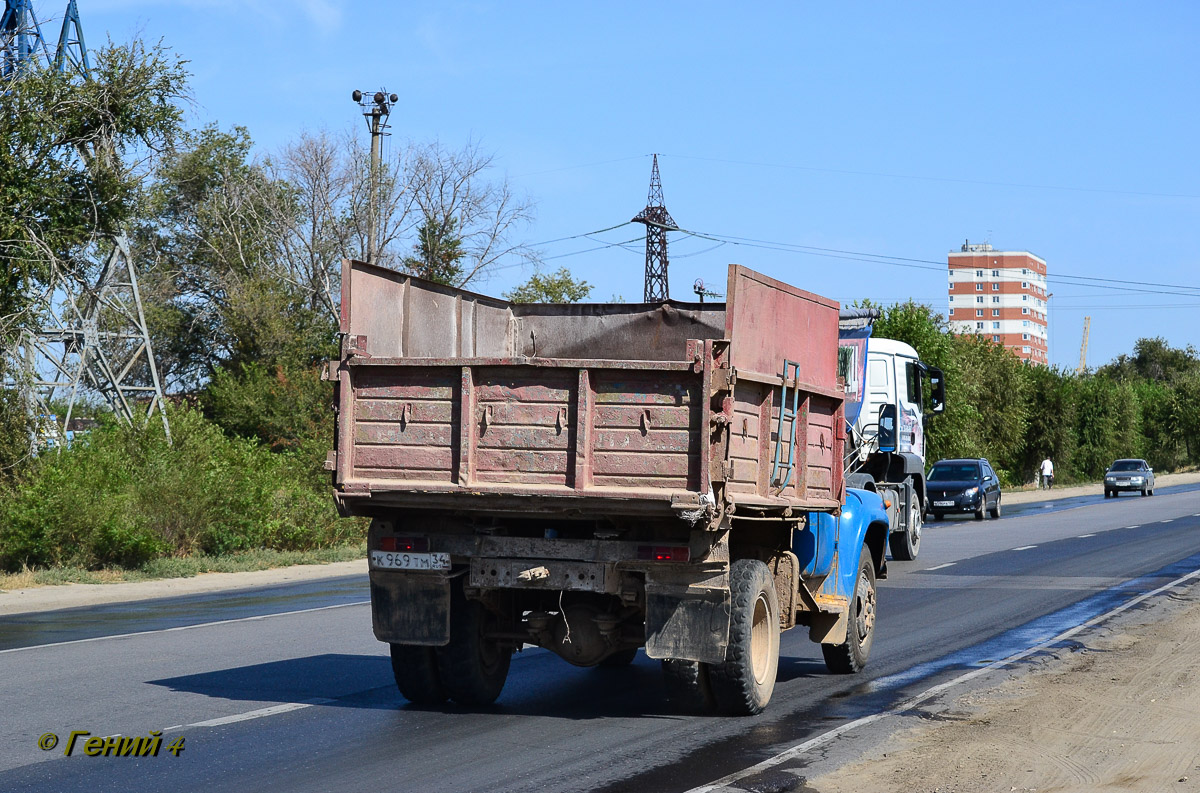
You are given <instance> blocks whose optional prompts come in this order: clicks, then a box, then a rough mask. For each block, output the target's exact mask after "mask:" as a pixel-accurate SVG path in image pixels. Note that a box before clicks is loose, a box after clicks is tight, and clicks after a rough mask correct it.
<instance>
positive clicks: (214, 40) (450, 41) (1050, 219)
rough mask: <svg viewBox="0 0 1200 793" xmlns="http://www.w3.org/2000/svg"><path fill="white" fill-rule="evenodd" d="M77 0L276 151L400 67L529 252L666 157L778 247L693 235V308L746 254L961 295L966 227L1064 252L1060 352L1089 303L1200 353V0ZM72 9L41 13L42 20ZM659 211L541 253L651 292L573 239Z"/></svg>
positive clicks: (700, 196) (396, 74) (1106, 318)
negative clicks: (167, 56) (509, 205)
mask: <svg viewBox="0 0 1200 793" xmlns="http://www.w3.org/2000/svg"><path fill="white" fill-rule="evenodd" d="M78 4H79V9H80V14H81V16H82V18H83V25H84V30H85V33H86V35H87V38H88V40H89V43H90V44H91V45H92V46H93V47H95V46H97V45H99V44H100V43H102V42H103V40H104V37H105V36H106V35H108V36H111V37H112V38H113V39H114V40H124V39H127V38H129V37H130V36H132V35H135V34H140V35H142V36H143V37H145V38H147V39H151V40H155V39H159V38H161V39H163V40H164V41H165V43H166V44H168V45H169V46H171V47H173V48H174V49H176V50H177V51H178V52H179V53H181V54H182V55H183V56H184V57H186V58H188V59H189V60H190V61H191V66H190V68H191V70H192V72H193V75H194V77H193V82H192V87H193V91H194V94H195V99H196V103H197V104H196V107H195V109H194V111H193V113H192V115H193V118H192V121H193V122H194V123H195V124H197V125H200V124H203V123H208V122H212V121H215V122H217V123H219V124H221V125H222V126H226V127H227V126H230V125H233V124H240V125H244V126H246V127H248V128H249V130H250V132H251V134H252V136H253V137H254V139H255V141H256V142H257V143H258V144H259V146H260V148H261V149H262V150H263V151H264V152H270V151H271V150H273V149H275V148H278V147H279V146H281V145H283V144H284V143H286V142H287V141H288V140H289V139H291V138H292V137H294V136H296V135H297V134H298V133H299V132H300V131H301V130H304V129H309V130H316V129H321V128H324V129H328V130H331V131H340V130H342V129H346V128H350V129H355V130H363V142H364V145H366V134H365V128H364V126H363V123H362V119H361V117H360V116H359V115H358V110H357V108H356V106H355V105H354V104H353V103H352V102H351V101H350V98H349V94H350V91H351V90H352V89H354V88H362V89H373V88H378V87H386V88H387V90H388V91H391V92H395V93H397V94H398V95H399V96H400V102H399V104H398V107H397V110H396V112H394V113H393V116H392V123H393V130H394V132H395V134H396V135H398V136H401V137H407V138H412V139H414V140H418V141H424V140H431V139H434V138H437V139H439V140H441V141H442V142H443V143H444V144H446V145H449V146H453V147H457V146H460V145H462V144H463V143H465V142H467V141H468V140H470V139H474V140H477V141H479V142H480V143H481V144H482V147H483V148H484V149H485V150H487V151H491V152H494V153H495V154H496V159H497V163H498V166H499V168H500V169H501V170H502V171H503V172H504V173H507V175H508V176H509V178H510V179H511V181H512V182H513V184H514V185H515V186H516V187H517V188H518V189H519V190H520V191H522V192H526V193H528V194H529V195H530V196H531V197H532V198H533V199H534V200H535V201H536V202H537V217H536V221H535V222H534V224H533V225H532V226H531V227H530V228H529V229H528V230H527V231H526V233H525V237H526V239H527V240H528V241H529V242H532V243H538V242H542V241H545V240H554V239H557V238H561V237H569V236H573V235H578V234H583V233H585V232H590V231H593V230H596V229H603V228H606V227H609V226H613V225H615V224H618V223H621V222H623V221H626V220H628V219H629V218H631V217H633V215H634V214H636V213H637V212H638V211H639V210H640V209H641V208H642V206H643V205H644V204H645V200H646V188H647V183H648V178H649V172H650V154H651V152H658V153H659V165H660V169H661V172H662V178H663V185H664V191H665V196H666V205H667V207H668V209H669V210H670V212H671V214H672V215H673V216H674V218H675V220H676V221H677V222H678V223H679V225H680V226H682V227H684V228H687V229H690V230H694V231H697V232H702V233H716V234H719V235H723V236H732V237H740V238H747V239H753V240H761V241H766V242H767V243H770V245H769V247H751V246H746V245H743V246H735V245H732V244H726V245H724V246H721V247H715V248H714V243H713V242H711V241H708V240H704V239H697V238H689V237H686V236H681V235H672V237H671V242H670V252H671V293H672V296H674V297H676V298H680V299H688V298H689V297H690V296H691V285H692V282H693V281H694V280H695V279H696V278H703V279H704V280H705V281H707V282H708V283H709V284H710V285H712V286H715V288H716V289H717V290H718V291H721V290H722V288H723V287H722V284H723V279H724V273H725V266H726V264H728V263H729V262H739V263H742V264H746V265H748V266H751V267H753V268H755V269H758V270H761V271H764V272H766V273H768V274H771V275H773V276H775V277H778V278H781V279H783V280H786V281H788V282H790V283H793V284H796V285H798V286H801V287H803V288H805V289H809V290H811V291H814V292H817V293H820V294H824V295H828V296H829V297H832V298H834V299H837V300H841V301H844V302H849V301H851V300H854V299H856V298H862V297H869V298H871V299H873V300H877V301H880V302H885V303H890V302H895V301H898V300H903V299H906V298H909V297H912V298H914V299H917V300H919V301H922V302H928V303H930V304H932V305H934V306H936V307H937V308H939V309H941V310H943V311H944V310H945V308H946V277H945V272H944V263H945V260H946V253H947V251H949V250H951V249H956V248H957V246H959V245H961V244H962V242H963V240H964V239H968V238H969V239H970V240H971V241H973V242H976V241H985V240H987V241H991V242H992V244H993V245H995V246H996V247H997V248H999V249H1003V250H1030V251H1032V252H1034V253H1036V254H1038V255H1039V256H1041V257H1043V258H1044V259H1046V260H1047V261H1048V263H1049V270H1050V289H1051V291H1052V292H1053V293H1054V298H1053V299H1052V300H1051V301H1050V353H1051V360H1052V362H1054V363H1057V364H1061V365H1064V366H1070V367H1072V368H1073V367H1074V366H1075V365H1076V364H1077V362H1078V359H1079V345H1080V338H1081V332H1082V326H1083V318H1084V316H1085V314H1087V315H1091V316H1092V324H1091V343H1090V348H1089V354H1088V362H1089V364H1091V365H1093V366H1094V365H1097V364H1100V363H1104V362H1106V361H1107V360H1109V359H1111V358H1112V357H1114V356H1115V355H1117V354H1118V353H1121V352H1129V351H1130V350H1131V348H1132V345H1133V342H1134V340H1135V339H1136V338H1137V337H1139V336H1154V335H1161V336H1165V337H1166V338H1167V339H1168V340H1169V341H1170V342H1171V343H1172V344H1174V345H1176V346H1182V345H1186V344H1195V345H1197V346H1200V330H1198V328H1200V325H1198V324H1197V323H1195V322H1193V321H1192V317H1193V316H1194V315H1195V313H1196V312H1197V310H1200V275H1198V274H1197V273H1196V269H1197V268H1196V258H1197V250H1200V246H1198V245H1197V241H1196V240H1195V239H1194V237H1195V232H1196V230H1197V229H1198V227H1200V224H1198V223H1197V220H1198V219H1200V217H1198V216H1200V185H1198V184H1197V181H1198V180H1197V177H1198V176H1200V164H1198V158H1197V156H1196V141H1197V140H1200V135H1198V134H1197V133H1198V131H1200V130H1198V129H1197V126H1198V123H1197V122H1198V113H1200V103H1197V101H1196V100H1197V95H1196V90H1197V88H1196V86H1197V85H1200V79H1198V78H1200V73H1198V72H1200V59H1197V58H1196V57H1195V53H1194V47H1195V41H1196V40H1197V34H1198V33H1200V30H1198V27H1200V24H1198V23H1200V5H1197V4H1194V3H1189V2H1146V3H1138V4H1133V3H1117V2H1076V3H1070V2H1051V1H1044V2H1004V3H986V4H984V3H951V2H947V3H870V2H864V3H855V4H848V3H816V2H805V3H799V2H797V3H764V4H759V5H757V6H754V7H752V8H751V7H750V6H749V4H745V7H747V8H751V10H735V8H734V7H733V4H718V3H704V2H689V3H682V2H680V3H674V2H659V3H607V4H598V3H591V4H588V3H548V2H547V3H525V2H507V3H503V2H474V3H465V2H434V3H425V2H403V3H400V2H397V3H383V2H338V0H300V1H299V2H282V1H273V0H241V2H231V1H230V2H226V1H225V0H191V1H188V0H185V1H184V2H165V1H164V2H154V0H78ZM65 6H66V2H65V0H42V2H40V3H35V8H36V9H37V11H38V16H39V18H40V19H42V20H43V24H45V20H47V19H49V18H53V17H57V16H59V15H61V13H62V9H63V8H65ZM49 27H50V28H52V29H55V30H56V27H55V26H54V25H53V24H51V25H50V26H49ZM640 228H641V227H634V226H628V227H624V228H622V229H618V230H615V231H612V232H607V233H605V234H602V235H599V237H598V238H587V239H582V238H581V239H573V240H565V241H562V242H555V243H551V244H546V245H542V246H541V250H542V252H543V254H544V255H545V256H546V257H547V259H548V261H547V265H548V266H554V267H557V266H559V265H566V266H568V267H570V268H571V270H572V271H573V272H574V273H575V274H576V275H577V276H580V277H583V278H586V279H587V280H588V281H589V282H591V283H592V284H594V285H595V291H594V293H593V297H594V298H595V299H601V300H602V299H607V298H608V297H609V296H610V295H614V294H617V295H623V296H624V297H625V298H627V299H629V300H631V301H636V300H639V299H640V296H641V291H642V280H643V274H642V268H643V255H642V253H641V249H640V245H638V244H635V245H631V246H629V247H630V249H629V250H627V249H624V248H621V247H608V248H604V249H603V250H598V251H592V252H589V253H582V254H577V255H571V254H574V253H575V252H576V251H583V250H587V249H590V248H597V247H599V245H600V243H597V242H594V241H593V240H594V239H600V240H602V241H605V242H619V241H622V240H627V239H630V238H632V237H635V236H637V235H638V232H639V231H640ZM776 243H783V244H784V245H777V244H776ZM793 246H810V247H813V248H825V249H835V250H838V251H849V252H853V253H852V254H851V255H845V254H836V256H838V257H840V258H835V257H834V256H830V255H815V254H816V253H817V252H813V251H808V252H804V251H802V250H800V249H796V248H795V247H793ZM781 247H788V248H790V249H789V250H778V248H781ZM859 252H862V253H869V254H881V255H884V256H889V257H900V258H901V259H911V260H918V261H915V262H907V263H908V264H915V265H918V266H917V267H901V266H896V262H895V261H893V264H891V265H888V264H880V263H876V262H866V261H861V259H862V258H864V257H861V256H858V253H859ZM564 254H568V255H564ZM549 257H557V258H549ZM899 263H900V264H903V263H904V262H899ZM939 265H941V266H940V267H939ZM923 268H929V269H923ZM527 275H528V272H523V271H522V270H521V269H520V268H510V269H507V270H501V271H498V272H496V273H495V274H494V275H493V277H492V278H491V279H490V280H489V281H488V282H486V283H482V284H478V285H476V288H477V289H478V290H479V291H483V292H488V293H491V294H499V293H500V292H502V291H503V290H505V289H507V288H510V287H511V286H512V285H513V284H514V283H516V282H519V281H521V280H524V278H525V277H527ZM1056 275H1073V276H1087V277H1093V278H1107V279H1115V280H1118V281H1132V282H1135V284H1116V283H1111V282H1095V283H1087V282H1080V281H1072V282H1070V283H1068V282H1067V281H1066V280H1058V281H1056V280H1055V276H1056ZM1136 284H1142V286H1140V287H1138V286H1136ZM1146 284H1163V285H1166V286H1147V285H1146ZM1189 284H1190V285H1193V288H1192V289H1190V290H1188V289H1181V288H1179V287H1186V286H1187V285H1189ZM1112 287H1117V288H1112ZM1133 288H1140V289H1142V290H1143V291H1142V292H1134V291H1130V289H1133Z"/></svg>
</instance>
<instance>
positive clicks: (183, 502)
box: [0, 408, 363, 570]
mask: <svg viewBox="0 0 1200 793" xmlns="http://www.w3.org/2000/svg"><path fill="white" fill-rule="evenodd" d="M171 433H172V438H173V441H174V442H173V444H168V443H167V442H166V438H165V436H164V434H163V430H162V426H161V424H159V423H157V422H150V424H149V425H148V426H147V427H146V428H145V429H144V430H132V429H128V428H126V427H122V426H119V425H115V424H113V425H107V426H103V427H101V428H99V429H97V430H95V431H93V432H92V433H90V434H89V435H88V436H87V439H86V442H82V443H76V444H75V446H74V447H73V448H71V449H69V450H64V451H62V452H61V453H58V454H53V453H51V454H46V455H43V456H42V457H41V458H39V459H38V460H36V461H35V462H34V463H33V465H32V466H31V467H30V468H29V470H28V471H26V472H24V474H23V475H22V476H21V477H20V478H19V479H18V480H17V481H15V482H13V483H10V484H7V485H0V488H2V489H0V567H3V568H4V569H6V570H16V569H20V568H21V567H22V566H48V565H73V566H81V567H89V568H93V567H99V566H104V565H113V564H116V565H123V566H138V565H143V564H145V563H146V562H148V561H149V560H151V559H155V558H159V557H163V556H171V555H187V554H192V553H205V554H226V553H232V552H237V551H244V550H249V549H253V548H271V549H276V550H311V549H315V548H325V547H330V546H333V545H340V544H343V543H346V542H350V541H357V540H360V539H361V538H362V535H363V529H362V523H361V522H360V521H352V520H344V519H341V518H339V517H338V516H337V514H336V512H335V510H334V507H333V500H332V497H331V494H330V492H329V489H328V480H326V479H324V477H319V476H318V475H317V473H316V472H317V471H319V468H320V465H319V460H320V459H321V457H323V455H324V452H323V451H322V452H321V453H320V454H321V457H316V458H315V459H314V455H315V454H316V446H317V445H318V444H317V441H316V439H315V438H314V439H311V440H309V441H308V442H307V443H305V444H304V445H303V447H302V448H301V449H300V450H297V451H287V452H282V453H272V452H271V451H270V450H269V449H267V448H265V447H264V446H261V445H259V444H258V443H256V442H255V441H254V440H253V439H245V438H236V437H229V436H228V435H226V434H225V433H223V432H222V431H221V428H220V427H218V426H217V425H216V424H214V423H213V422H211V421H209V420H207V419H206V418H204V416H203V415H202V414H201V413H200V412H199V411H197V410H192V409H187V408H184V409H177V410H174V411H172V413H171Z"/></svg>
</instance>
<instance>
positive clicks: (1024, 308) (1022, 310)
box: [1021, 306, 1029, 314]
mask: <svg viewBox="0 0 1200 793" xmlns="http://www.w3.org/2000/svg"><path fill="white" fill-rule="evenodd" d="M1021 313H1022V314H1028V313H1029V309H1028V308H1026V307H1025V306H1021Z"/></svg>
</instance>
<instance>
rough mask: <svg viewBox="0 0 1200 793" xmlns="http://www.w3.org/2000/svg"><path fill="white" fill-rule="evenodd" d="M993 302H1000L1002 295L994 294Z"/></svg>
mask: <svg viewBox="0 0 1200 793" xmlns="http://www.w3.org/2000/svg"><path fill="white" fill-rule="evenodd" d="M992 302H993V303H999V302H1000V295H992Z"/></svg>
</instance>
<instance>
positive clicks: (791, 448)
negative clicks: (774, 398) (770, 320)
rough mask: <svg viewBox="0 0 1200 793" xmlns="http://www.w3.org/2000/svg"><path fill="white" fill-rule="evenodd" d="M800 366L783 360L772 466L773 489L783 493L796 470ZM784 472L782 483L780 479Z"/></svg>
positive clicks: (794, 362)
mask: <svg viewBox="0 0 1200 793" xmlns="http://www.w3.org/2000/svg"><path fill="white" fill-rule="evenodd" d="M789 370H790V371H791V373H792V406H791V407H790V408H789V407H788V372H789ZM799 384H800V364H799V363H797V362H796V361H789V360H788V359H786V358H784V359H783V386H782V390H781V391H780V395H779V423H778V424H777V425H776V429H775V456H774V461H773V462H772V465H771V483H772V487H775V488H778V492H780V493H782V492H783V490H784V489H785V488H786V487H787V486H788V483H789V482H791V480H792V471H793V470H795V468H796V416H797V415H798V414H799V412H800V389H799V387H798V386H799ZM785 421H787V422H788V430H789V431H788V436H787V437H788V439H789V440H788V454H787V461H786V462H784V460H783V438H784V435H783V423H784V422H785ZM781 471H782V472H783V479H782V481H781V480H780V479H779V475H780V472H781Z"/></svg>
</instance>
